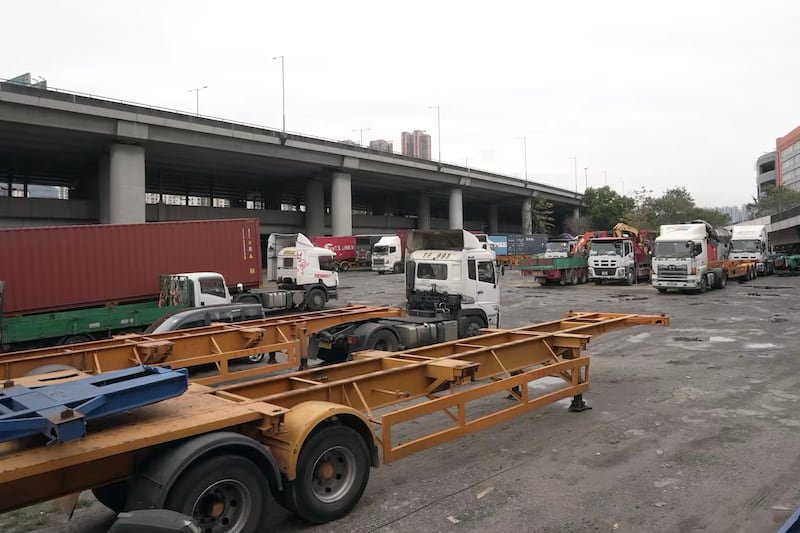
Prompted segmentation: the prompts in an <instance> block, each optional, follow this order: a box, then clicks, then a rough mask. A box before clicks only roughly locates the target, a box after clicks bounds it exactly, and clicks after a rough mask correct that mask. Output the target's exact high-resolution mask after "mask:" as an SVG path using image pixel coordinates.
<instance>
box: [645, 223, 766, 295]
mask: <svg viewBox="0 0 800 533" xmlns="http://www.w3.org/2000/svg"><path fill="white" fill-rule="evenodd" d="M730 241H731V236H730V232H728V231H727V230H725V229H722V228H714V227H712V226H711V225H710V224H708V223H707V222H705V221H703V220H693V221H691V222H689V223H687V224H669V225H665V226H661V234H660V235H659V236H658V238H656V241H655V250H654V252H653V269H652V277H651V280H652V284H653V287H655V288H656V289H658V292H661V293H664V292H667V291H668V290H669V289H677V290H679V291H680V292H683V293H690V292H691V293H703V292H706V290H707V289H722V288H724V287H725V286H726V285H727V282H728V280H729V279H738V280H739V281H740V282H741V281H747V280H751V279H754V278H755V277H756V275H757V274H756V262H755V261H752V260H749V259H729V258H728V257H729V253H730Z"/></svg>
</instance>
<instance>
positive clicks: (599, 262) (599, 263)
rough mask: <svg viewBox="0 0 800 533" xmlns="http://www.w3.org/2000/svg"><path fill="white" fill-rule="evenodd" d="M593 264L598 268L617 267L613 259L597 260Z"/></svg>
mask: <svg viewBox="0 0 800 533" xmlns="http://www.w3.org/2000/svg"><path fill="white" fill-rule="evenodd" d="M595 264H596V265H597V266H598V267H600V268H603V267H606V268H608V267H615V268H616V266H617V261H616V260H615V259H597V260H596V262H595Z"/></svg>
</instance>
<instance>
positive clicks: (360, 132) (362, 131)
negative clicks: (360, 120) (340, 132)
mask: <svg viewBox="0 0 800 533" xmlns="http://www.w3.org/2000/svg"><path fill="white" fill-rule="evenodd" d="M369 130H370V128H360V129H356V130H353V131H354V132H356V131H357V132H358V134H359V136H360V139H361V140H360V141H359V142H358V145H359V146H361V147H362V148H363V147H364V132H365V131H369Z"/></svg>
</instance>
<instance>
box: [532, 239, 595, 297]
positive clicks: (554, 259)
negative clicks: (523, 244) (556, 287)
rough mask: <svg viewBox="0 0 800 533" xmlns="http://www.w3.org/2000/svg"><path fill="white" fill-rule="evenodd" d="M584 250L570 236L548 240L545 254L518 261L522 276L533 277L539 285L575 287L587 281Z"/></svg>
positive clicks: (587, 274)
mask: <svg viewBox="0 0 800 533" xmlns="http://www.w3.org/2000/svg"><path fill="white" fill-rule="evenodd" d="M588 266H589V263H588V261H587V256H586V248H585V247H583V245H581V244H580V240H579V239H577V238H574V237H571V236H564V237H559V238H556V239H550V240H548V241H547V244H546V246H545V252H544V253H543V254H538V255H537V256H536V257H534V258H531V259H523V260H521V261H520V267H519V269H520V271H522V275H523V276H535V278H536V281H537V282H539V284H540V285H552V284H560V285H577V284H579V283H586V281H587V280H588V279H589V268H588Z"/></svg>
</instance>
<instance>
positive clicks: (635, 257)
mask: <svg viewBox="0 0 800 533" xmlns="http://www.w3.org/2000/svg"><path fill="white" fill-rule="evenodd" d="M651 262H652V256H651V254H650V247H649V246H648V244H647V242H646V241H645V240H643V239H642V238H641V235H640V232H639V230H638V229H636V228H634V227H633V226H629V225H627V224H625V223H622V222H620V223H619V224H617V225H616V226H614V229H613V236H609V237H592V238H591V239H590V240H589V280H590V281H594V282H595V283H597V284H602V283H603V282H604V281H624V282H625V284H627V285H633V284H634V283H636V282H637V281H638V280H640V279H649V278H650V266H651Z"/></svg>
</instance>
